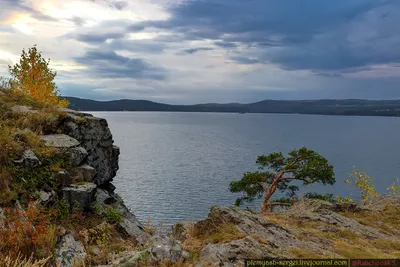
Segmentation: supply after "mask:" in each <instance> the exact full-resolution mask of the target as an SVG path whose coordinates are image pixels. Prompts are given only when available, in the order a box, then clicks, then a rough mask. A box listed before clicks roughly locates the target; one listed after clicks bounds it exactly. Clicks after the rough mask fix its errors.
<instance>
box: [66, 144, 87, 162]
mask: <svg viewBox="0 0 400 267" xmlns="http://www.w3.org/2000/svg"><path fill="white" fill-rule="evenodd" d="M87 156H88V152H87V151H86V149H84V148H83V147H80V146H78V147H73V148H71V149H69V157H70V162H71V165H72V166H79V165H81V163H82V162H83V161H84V160H85V159H86V158H87Z"/></svg>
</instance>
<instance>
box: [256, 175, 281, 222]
mask: <svg viewBox="0 0 400 267" xmlns="http://www.w3.org/2000/svg"><path fill="white" fill-rule="evenodd" d="M278 182H279V178H276V179H275V180H274V181H273V183H272V184H271V186H270V188H268V190H267V191H266V192H265V196H264V199H263V202H262V203H261V210H260V212H261V213H263V214H265V213H267V212H268V211H272V210H271V209H272V206H271V205H270V201H271V197H272V195H273V194H274V193H275V191H276V189H277V188H278Z"/></svg>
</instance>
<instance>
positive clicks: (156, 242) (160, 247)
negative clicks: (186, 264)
mask: <svg viewBox="0 0 400 267" xmlns="http://www.w3.org/2000/svg"><path fill="white" fill-rule="evenodd" d="M147 246H148V251H149V252H150V253H151V254H152V255H153V257H154V258H155V260H156V261H157V262H165V261H171V262H178V261H179V260H184V257H183V251H182V249H181V247H180V245H179V244H178V243H176V242H175V241H174V240H172V239H171V238H169V237H168V236H166V235H157V236H153V237H152V238H151V239H150V240H149V241H148V244H147Z"/></svg>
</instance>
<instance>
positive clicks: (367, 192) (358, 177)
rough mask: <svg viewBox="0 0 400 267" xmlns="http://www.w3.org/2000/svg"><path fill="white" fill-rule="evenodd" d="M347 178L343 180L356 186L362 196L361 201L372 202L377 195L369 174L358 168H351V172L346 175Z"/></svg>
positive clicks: (364, 202)
mask: <svg viewBox="0 0 400 267" xmlns="http://www.w3.org/2000/svg"><path fill="white" fill-rule="evenodd" d="M347 176H348V177H349V179H348V180H345V183H347V184H354V185H355V186H357V188H358V191H359V192H360V194H361V197H362V200H361V201H362V203H363V204H364V205H365V204H368V203H372V202H374V200H375V199H376V198H377V197H378V196H379V194H378V192H376V190H375V182H374V180H373V178H372V177H371V176H368V175H367V173H366V172H360V171H359V170H356V169H353V171H352V173H351V174H348V175H347Z"/></svg>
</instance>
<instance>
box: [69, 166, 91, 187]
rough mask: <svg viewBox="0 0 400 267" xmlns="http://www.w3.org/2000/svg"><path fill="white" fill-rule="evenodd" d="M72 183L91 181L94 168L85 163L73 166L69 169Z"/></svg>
mask: <svg viewBox="0 0 400 267" xmlns="http://www.w3.org/2000/svg"><path fill="white" fill-rule="evenodd" d="M69 172H70V174H71V176H72V181H73V183H82V182H93V180H94V177H95V176H96V170H95V169H94V168H93V167H92V166H89V165H87V164H84V165H81V166H79V167H76V168H73V169H71V170H70V171H69Z"/></svg>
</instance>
